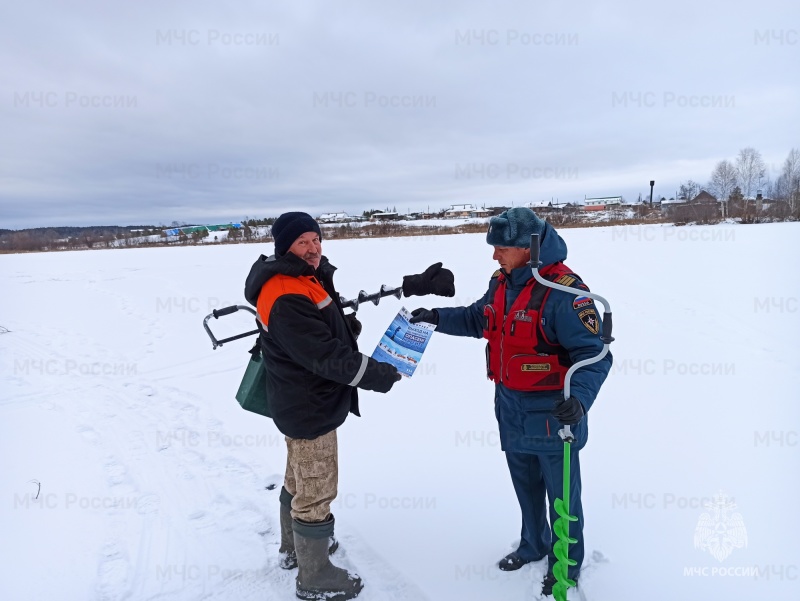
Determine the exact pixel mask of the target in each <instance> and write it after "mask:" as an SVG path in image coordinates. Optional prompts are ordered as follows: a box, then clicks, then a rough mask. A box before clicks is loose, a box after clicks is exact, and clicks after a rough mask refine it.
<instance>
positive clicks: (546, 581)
mask: <svg viewBox="0 0 800 601" xmlns="http://www.w3.org/2000/svg"><path fill="white" fill-rule="evenodd" d="M574 580H575V585H576V586H577V585H578V577H577V576H576V577H575V579H574ZM556 582H557V580H556V577H555V576H553V572H551V571H550V570H548V571H547V574H545V575H544V578H543V579H542V595H543V596H545V597H546V596H548V595H552V594H553V587H554V586H555V585H556Z"/></svg>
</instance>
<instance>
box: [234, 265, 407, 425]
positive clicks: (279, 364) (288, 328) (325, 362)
mask: <svg viewBox="0 0 800 601" xmlns="http://www.w3.org/2000/svg"><path fill="white" fill-rule="evenodd" d="M335 270H336V268H335V267H334V266H333V265H331V264H330V263H329V262H328V259H327V258H326V257H324V256H323V257H322V261H321V263H320V266H319V268H318V269H316V270H314V268H313V267H312V266H310V265H309V264H308V263H306V262H305V261H304V260H303V259H301V258H300V257H298V256H296V255H294V254H292V253H286V254H285V255H283V256H280V257H276V256H271V257H269V258H267V257H265V256H264V255H261V257H259V259H258V260H257V261H256V262H255V263H254V264H253V266H252V268H251V269H250V274H249V275H248V276H247V281H246V283H245V298H246V299H247V301H248V302H249V303H250V304H252V305H254V306H256V307H257V308H258V309H259V320H260V322H261V323H260V324H259V327H260V329H261V330H262V333H261V335H260V342H261V350H262V355H263V357H264V365H265V367H266V371H267V397H268V399H269V400H268V402H269V409H270V413H271V414H272V418H273V420H274V421H275V425H276V426H277V427H278V430H280V431H281V432H282V433H283V434H284V435H286V436H289V437H290V438H304V439H313V438H317V437H318V436H322V435H323V434H327V433H328V432H330V431H332V430H334V429H336V428H338V427H339V426H340V425H342V423H344V420H345V419H346V418H347V414H348V412H351V413H353V414H355V415H359V412H358V392H357V391H356V387H359V388H364V389H366V390H376V391H379V392H386V391H387V390H388V389H389V388H391V384H392V383H393V382H394V378H395V375H396V373H397V371H396V370H395V368H394V367H392V366H390V365H389V364H387V363H380V362H378V361H376V360H375V359H372V358H371V357H367V356H366V355H363V354H362V353H360V352H358V345H357V344H356V340H355V337H354V336H353V333H352V332H351V331H350V328H349V326H348V325H347V322H346V321H345V318H344V313H343V311H342V307H341V303H340V301H339V295H338V294H337V292H336V290H335V288H334V287H333V272H334V271H335ZM276 276H288V278H297V280H298V281H297V282H295V281H292V280H290V279H287V277H283V278H280V277H279V278H276ZM273 278H276V279H275V281H274V282H273V283H272V285H271V286H269V287H267V288H265V284H267V282H269V281H270V280H272V279H273ZM318 284H319V285H321V286H322V288H323V289H324V292H322V291H320V294H321V295H322V296H324V294H325V293H327V295H328V296H329V297H330V301H327V300H323V301H322V302H320V303H315V302H314V299H312V298H310V297H309V296H308V295H305V294H302V293H300V292H299V289H300V288H302V286H304V285H305V286H310V287H312V288H315V289H318V286H317V285H318ZM262 290H265V293H264V296H262ZM266 297H269V298H266ZM316 298H317V297H315V299H316ZM320 298H321V297H320ZM262 312H268V314H266V315H265V314H262ZM263 325H266V327H263Z"/></svg>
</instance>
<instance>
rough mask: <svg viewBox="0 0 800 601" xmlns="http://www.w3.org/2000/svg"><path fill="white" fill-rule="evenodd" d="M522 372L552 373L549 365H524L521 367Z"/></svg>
mask: <svg viewBox="0 0 800 601" xmlns="http://www.w3.org/2000/svg"><path fill="white" fill-rule="evenodd" d="M520 369H521V370H522V371H550V364H549V363H523V364H522V366H521V367H520Z"/></svg>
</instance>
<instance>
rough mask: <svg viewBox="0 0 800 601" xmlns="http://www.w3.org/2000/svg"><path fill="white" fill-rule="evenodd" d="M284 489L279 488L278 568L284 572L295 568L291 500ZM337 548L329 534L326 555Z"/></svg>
mask: <svg viewBox="0 0 800 601" xmlns="http://www.w3.org/2000/svg"><path fill="white" fill-rule="evenodd" d="M293 498H294V497H293V496H292V495H290V494H289V491H287V490H286V489H285V488H284V487H281V496H280V501H281V547H280V549H278V553H279V554H280V557H281V559H280V566H281V567H282V568H283V569H284V570H293V569H295V568H296V567H297V553H295V550H294V532H293V531H292V499H293ZM338 548H339V541H337V540H336V538H334V536H333V534H331V536H330V538H329V539H328V554H329V555H333V554H334V553H335V552H336V549H338Z"/></svg>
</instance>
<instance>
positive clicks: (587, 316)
mask: <svg viewBox="0 0 800 601" xmlns="http://www.w3.org/2000/svg"><path fill="white" fill-rule="evenodd" d="M578 317H580V319H581V322H583V325H584V326H586V329H587V330H589V331H590V332H591V333H592V334H597V333H598V332H599V331H600V320H599V319H597V312H596V311H595V310H594V309H584V310H583V311H581V312H580V313H578Z"/></svg>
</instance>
